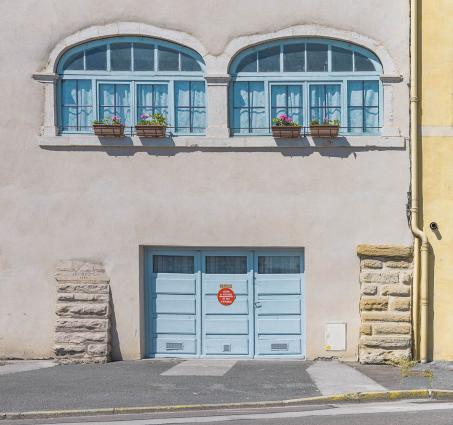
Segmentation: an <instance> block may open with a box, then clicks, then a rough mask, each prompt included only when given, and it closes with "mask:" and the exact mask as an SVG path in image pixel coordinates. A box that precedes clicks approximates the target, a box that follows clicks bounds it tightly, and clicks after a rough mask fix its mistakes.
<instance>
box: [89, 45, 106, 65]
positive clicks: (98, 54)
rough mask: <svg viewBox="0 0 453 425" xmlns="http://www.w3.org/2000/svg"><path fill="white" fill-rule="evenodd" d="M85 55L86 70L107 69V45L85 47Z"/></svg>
mask: <svg viewBox="0 0 453 425" xmlns="http://www.w3.org/2000/svg"><path fill="white" fill-rule="evenodd" d="M85 55H86V59H85V60H86V69H87V70H88V71H107V46H98V47H93V48H92V49H87V50H86V52H85Z"/></svg>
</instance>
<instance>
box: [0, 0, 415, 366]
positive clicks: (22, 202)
mask: <svg viewBox="0 0 453 425" xmlns="http://www.w3.org/2000/svg"><path fill="white" fill-rule="evenodd" d="M278 5H279V3H278V2H277V3H276V2H275V0H274V1H268V0H260V1H235V0H229V1H219V2H212V1H199V0H192V1H190V2H188V1H182V0H181V1H175V0H169V1H166V2H165V4H162V2H158V1H144V2H141V3H140V5H138V4H137V2H136V1H128V0H123V1H105V2H103V3H102V5H100V4H97V3H95V2H92V1H89V0H79V1H77V2H69V3H68V2H61V1H57V0H55V1H48V0H46V1H44V0H42V1H32V2H29V1H22V0H21V1H16V2H2V4H1V5H0V12H1V13H0V35H1V38H2V40H4V42H3V43H1V45H0V56H1V57H2V58H6V60H4V61H2V65H1V73H2V78H1V79H0V85H1V92H2V93H3V104H4V105H6V106H7V107H6V108H4V109H3V111H2V119H1V124H0V126H1V130H2V133H1V134H2V140H1V143H0V205H1V209H2V214H1V218H0V347H1V348H0V357H17V358H48V357H51V356H52V345H53V333H54V324H55V320H56V317H55V314H54V311H55V284H56V282H55V279H54V273H55V272H56V264H57V262H58V260H61V259H64V260H80V261H90V262H93V263H101V264H103V265H104V266H105V268H106V272H107V274H108V276H109V277H110V284H111V293H112V303H113V310H112V330H111V333H112V347H113V352H112V358H114V359H121V358H123V359H137V358H140V357H141V356H142V355H143V353H144V349H143V344H144V327H143V317H144V312H143V276H142V270H143V269H142V268H143V264H142V263H141V252H142V250H141V247H143V246H184V247H195V248H197V247H295V248H304V250H305V261H306V264H305V266H306V267H305V270H306V313H307V324H306V331H307V357H308V358H316V357H327V356H331V353H328V352H326V351H325V347H324V338H325V332H324V329H325V323H326V322H347V326H348V328H347V337H348V340H347V350H346V352H341V353H338V356H340V357H342V358H344V359H349V360H354V359H356V358H357V349H358V338H359V326H360V315H359V299H360V286H359V270H360V266H359V259H358V257H357V255H356V249H357V246H358V245H359V244H377V245H385V244H389V245H411V244H412V236H411V233H410V231H409V229H408V226H407V221H406V212H405V204H406V201H407V200H406V192H407V190H408V185H409V155H408V150H407V148H399V149H398V148H383V149H373V148H326V147H323V148H284V149H265V148H263V149H249V150H245V149H228V148H226V149H217V150H216V149H180V148H159V149H157V148H82V147H80V148H70V147H67V148H42V147H40V146H39V145H38V137H39V132H40V127H41V126H42V123H43V113H44V88H43V85H42V84H40V83H39V82H37V81H34V80H33V79H32V78H31V74H32V73H35V72H39V71H41V70H42V69H44V68H45V66H46V63H47V61H48V58H49V54H50V52H51V51H52V49H53V48H54V47H55V45H56V44H57V43H58V42H59V41H61V40H62V39H64V38H65V37H67V36H69V35H70V34H73V33H75V32H77V31H80V30H82V29H84V28H86V27H89V26H93V25H100V24H107V23H110V22H116V21H118V20H121V21H128V22H129V21H132V22H143V23H147V24H150V25H155V26H158V27H162V28H167V29H173V30H177V31H182V32H186V33H188V34H191V35H193V36H194V37H196V38H197V39H198V40H199V41H200V42H201V43H202V44H203V45H204V46H205V47H206V49H207V50H208V51H209V52H210V53H211V54H212V55H219V54H221V53H222V52H223V50H224V49H225V47H226V46H227V45H228V43H229V42H230V41H231V40H233V39H234V38H236V37H240V36H243V35H250V34H259V33H269V32H273V31H277V30H279V29H282V28H287V27H290V26H292V25H300V24H318V25H325V26H329V27H330V26H331V27H335V28H339V29H342V30H353V31H355V32H357V33H360V34H363V35H364V36H366V37H370V38H372V39H374V40H377V41H378V42H379V43H380V44H382V45H383V46H385V48H386V49H387V50H388V52H389V54H390V55H391V57H392V59H393V61H394V63H395V65H396V68H397V70H398V72H399V73H400V74H402V75H403V77H404V83H402V84H396V85H394V88H393V99H394V108H393V111H392V112H393V118H392V119H393V123H394V125H395V127H398V128H400V131H401V134H402V135H403V136H407V134H408V117H407V115H408V99H407V86H406V82H407V76H408V4H406V2H395V1H390V0H383V1H381V2H380V4H379V7H376V3H375V2H373V1H371V0H363V1H357V0H355V1H349V0H348V1H343V2H338V1H336V0H329V1H324V2H323V5H322V7H320V5H319V4H318V3H316V2H310V1H305V0H304V1H300V0H298V1H291V0H289V1H286V2H285V4H284V7H278Z"/></svg>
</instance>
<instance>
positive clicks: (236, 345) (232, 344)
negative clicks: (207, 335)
mask: <svg viewBox="0 0 453 425" xmlns="http://www.w3.org/2000/svg"><path fill="white" fill-rule="evenodd" d="M205 347H206V348H205V349H206V354H208V355H211V356H214V355H248V354H250V352H249V340H248V339H232V338H221V339H207V340H206V342H205Z"/></svg>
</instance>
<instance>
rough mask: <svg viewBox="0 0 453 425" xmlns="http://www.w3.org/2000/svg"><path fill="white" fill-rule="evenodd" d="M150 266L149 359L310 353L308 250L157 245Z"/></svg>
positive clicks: (147, 282)
mask: <svg viewBox="0 0 453 425" xmlns="http://www.w3.org/2000/svg"><path fill="white" fill-rule="evenodd" d="M145 268H146V270H145V300H146V301H145V304H146V311H145V314H146V329H147V331H146V336H147V339H146V347H147V351H146V353H147V357H214V358H215V357H219V358H223V357H235V358H252V357H263V358H272V357H275V358H282V357H286V358H288V357H292V358H301V357H305V308H304V307H305V305H304V279H303V277H304V263H303V252H302V251H288V250H253V251H252V250H205V251H195V250H170V249H168V250H154V249H153V250H151V249H149V250H147V251H146V263H145ZM224 288H228V290H231V291H233V293H234V301H233V303H232V304H230V305H224V304H222V303H221V302H220V301H219V299H218V292H219V291H220V290H222V289H224Z"/></svg>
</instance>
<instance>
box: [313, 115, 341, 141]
mask: <svg viewBox="0 0 453 425" xmlns="http://www.w3.org/2000/svg"><path fill="white" fill-rule="evenodd" d="M311 118H312V120H311V122H310V134H311V135H312V136H321V137H323V136H327V137H337V136H338V132H339V131H340V121H339V120H333V121H332V120H329V119H327V118H323V123H322V124H320V123H319V121H318V120H317V119H315V116H314V115H312V116H311Z"/></svg>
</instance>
